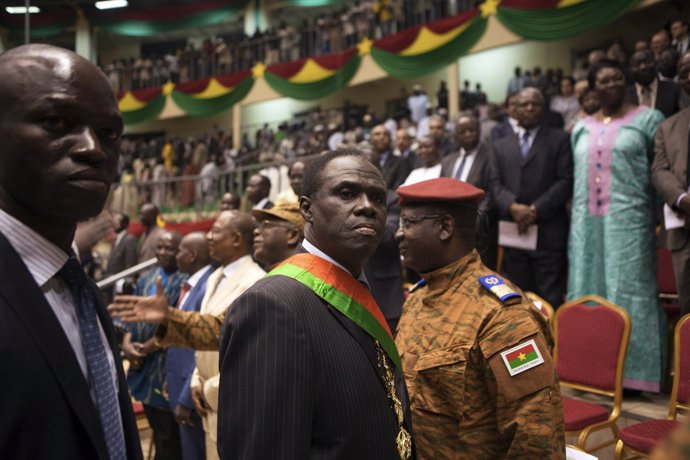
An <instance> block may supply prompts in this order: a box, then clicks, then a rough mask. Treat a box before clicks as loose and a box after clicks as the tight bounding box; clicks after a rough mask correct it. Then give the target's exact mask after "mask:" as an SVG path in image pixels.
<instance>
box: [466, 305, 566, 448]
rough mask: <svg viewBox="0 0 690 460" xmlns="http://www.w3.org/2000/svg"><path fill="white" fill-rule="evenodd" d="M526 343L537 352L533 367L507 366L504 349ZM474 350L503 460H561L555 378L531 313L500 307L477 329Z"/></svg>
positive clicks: (562, 444)
mask: <svg viewBox="0 0 690 460" xmlns="http://www.w3.org/2000/svg"><path fill="white" fill-rule="evenodd" d="M532 341H533V342H532ZM528 344H532V345H533V346H534V348H536V349H537V351H538V353H534V354H533V356H536V357H537V358H535V360H534V361H533V363H532V364H536V363H538V364H536V365H534V366H533V367H529V366H525V367H511V356H512V355H511V353H508V351H509V350H511V349H514V348H516V347H522V346H523V345H528ZM480 348H481V351H482V354H483V356H484V360H485V363H486V365H485V377H486V381H487V386H488V387H489V391H490V392H491V393H492V394H493V396H494V401H495V404H496V424H497V431H498V433H499V436H500V437H501V442H502V443H503V447H504V451H505V452H506V458H520V459H523V458H524V459H528V458H529V459H532V458H539V459H564V458H565V433H564V427H563V409H562V406H561V396H560V390H559V387H558V378H557V376H556V371H555V366H554V363H553V361H552V359H551V354H550V353H549V348H548V346H547V343H546V341H545V339H544V336H543V335H542V333H541V330H540V327H539V326H538V325H537V323H536V322H535V321H534V319H533V318H532V315H531V314H530V313H529V312H526V311H525V309H524V308H521V307H504V308H502V309H501V310H500V311H499V313H497V314H496V316H495V317H494V318H493V319H492V320H491V321H490V322H489V323H488V324H487V326H486V328H484V329H483V330H482V332H481V335H480ZM518 350H520V348H518ZM539 356H540V357H539ZM518 359H519V360H520V359H522V360H524V361H527V362H530V360H531V359H533V358H532V356H531V355H530V354H529V353H528V354H527V356H524V355H523V356H520V357H519V358H518ZM540 361H542V362H540ZM513 365H515V364H514V362H513ZM521 369H523V370H521ZM511 373H512V375H511Z"/></svg>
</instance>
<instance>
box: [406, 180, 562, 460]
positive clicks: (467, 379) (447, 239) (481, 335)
mask: <svg viewBox="0 0 690 460" xmlns="http://www.w3.org/2000/svg"><path fill="white" fill-rule="evenodd" d="M398 195H399V196H400V204H401V214H400V229H399V230H398V232H397V234H396V238H397V240H398V243H399V245H400V254H401V256H402V257H403V261H404V264H405V265H406V266H407V267H409V268H412V269H413V270H415V271H416V272H417V273H419V274H420V275H421V276H422V280H421V281H420V282H419V283H417V285H416V286H415V287H414V288H413V289H412V290H411V293H410V296H409V298H408V299H407V301H406V302H405V305H404V306H403V314H402V317H401V318H400V323H399V325H398V333H397V336H396V339H395V342H396V345H397V347H398V350H399V352H400V356H401V360H402V365H403V370H404V373H405V381H406V384H407V388H408V391H409V395H410V407H411V411H412V424H413V426H414V429H415V441H416V445H417V454H418V458H420V459H425V458H435V459H441V458H443V459H445V458H447V459H451V458H453V459H454V458H467V459H469V458H471V459H475V460H481V459H487V460H495V459H506V458H511V459H514V458H529V459H533V458H534V459H537V458H538V459H564V458H565V437H564V431H563V415H562V413H563V409H562V406H561V398H560V391H559V387H558V378H557V376H556V371H555V367H554V363H553V361H552V359H551V354H550V347H551V344H552V338H551V335H550V333H549V332H548V328H547V327H546V323H545V320H544V317H543V316H542V315H541V313H539V312H538V310H536V308H535V307H534V306H533V305H532V303H531V302H530V301H529V300H528V299H527V298H525V296H524V295H523V294H522V292H520V290H519V289H518V288H517V287H515V286H514V285H513V284H512V283H511V282H510V281H507V280H504V279H502V278H500V277H499V276H497V275H496V274H494V273H493V272H491V271H490V270H489V269H488V268H486V267H485V266H484V265H483V264H482V262H481V260H480V258H479V254H478V253H477V251H476V250H475V249H474V245H475V244H474V239H475V224H476V220H477V208H478V206H479V203H480V202H481V200H482V198H483V197H484V192H483V191H482V190H480V189H478V188H476V187H474V186H473V185H471V184H468V183H466V182H461V181H457V180H454V179H450V178H439V179H432V180H428V181H424V182H419V183H417V184H414V185H410V186H407V187H401V188H399V189H398Z"/></svg>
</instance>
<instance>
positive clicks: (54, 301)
mask: <svg viewBox="0 0 690 460" xmlns="http://www.w3.org/2000/svg"><path fill="white" fill-rule="evenodd" d="M0 233H2V234H3V235H5V238H7V240H8V241H9V242H10V244H11V245H12V247H13V248H14V250H15V251H17V254H19V257H21V259H22V262H24V265H26V268H27V269H28V270H29V273H30V274H31V277H32V278H33V279H34V281H36V284H37V285H38V286H39V287H40V288H41V290H42V291H43V295H44V296H45V299H46V301H47V302H48V305H50V308H51V310H52V312H53V314H54V315H55V317H56V318H57V320H58V322H59V323H60V326H61V327H62V330H63V332H64V333H65V337H66V338H67V341H68V342H69V344H70V345H71V346H72V351H73V352H74V356H75V358H76V359H77V362H78V363H79V367H80V368H81V371H82V374H83V375H84V378H85V379H86V383H87V385H88V386H89V390H90V392H91V399H92V400H93V401H94V403H96V393H95V389H94V388H93V385H91V382H90V381H89V377H88V375H89V373H88V367H87V363H86V355H85V354H84V348H83V346H82V341H81V332H80V329H79V319H78V318H77V309H76V307H75V305H74V298H73V297H72V293H71V292H70V291H69V289H68V288H67V286H66V285H65V283H64V282H63V281H62V280H61V279H60V278H59V277H57V276H56V275H57V273H58V271H60V269H61V268H62V266H63V265H65V263H66V262H67V259H68V258H69V256H68V255H67V254H66V253H65V252H64V251H62V250H61V249H60V248H58V247H57V246H55V245H54V244H53V243H51V242H50V241H48V240H47V239H45V238H44V237H43V236H41V235H40V234H38V233H37V232H36V231H34V230H33V229H31V228H30V227H28V226H27V225H25V224H24V223H22V222H21V221H19V220H17V219H16V218H14V217H12V216H11V215H9V214H7V213H6V212H5V211H3V210H2V209H0ZM48 314H49V313H48V312H46V315H48ZM98 328H99V330H100V333H101V342H103V348H104V349H105V353H106V355H107V356H108V364H109V365H110V370H111V373H112V376H113V382H114V383H115V389H116V391H117V388H118V382H117V371H116V370H115V359H114V358H113V353H112V350H111V349H110V344H109V343H108V339H107V337H106V335H105V332H104V331H103V326H102V325H101V323H100V320H99V322H98Z"/></svg>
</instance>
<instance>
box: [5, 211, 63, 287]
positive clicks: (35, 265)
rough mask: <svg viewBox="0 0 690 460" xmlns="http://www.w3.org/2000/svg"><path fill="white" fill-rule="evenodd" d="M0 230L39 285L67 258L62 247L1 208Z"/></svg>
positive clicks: (59, 267) (53, 274)
mask: <svg viewBox="0 0 690 460" xmlns="http://www.w3.org/2000/svg"><path fill="white" fill-rule="evenodd" d="M0 232H2V234H3V235H5V237H6V238H7V240H8V241H9V242H10V244H11V245H12V247H13V248H14V250H15V251H17V254H19V257H21V258H22V261H23V262H24V265H26V268H27V269H28V270H29V273H31V276H32V277H33V279H34V280H35V281H36V284H38V285H39V286H43V285H44V284H45V283H46V282H48V280H50V279H51V278H52V277H53V276H55V275H56V274H57V272H58V271H59V270H60V269H61V268H62V266H63V265H65V262H67V259H69V256H68V255H67V254H66V253H65V252H64V251H63V250H62V249H60V248H58V247H57V246H56V245H54V244H53V243H51V242H50V241H48V240H47V239H45V238H44V237H43V236H42V235H40V234H39V233H37V232H36V231H34V230H33V229H32V228H31V227H29V226H27V225H26V224H24V223H23V222H21V221H20V220H18V219H16V218H15V217H12V216H11V215H9V214H8V213H6V212H5V211H3V210H2V209H0Z"/></svg>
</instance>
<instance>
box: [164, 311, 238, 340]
mask: <svg viewBox="0 0 690 460" xmlns="http://www.w3.org/2000/svg"><path fill="white" fill-rule="evenodd" d="M224 320H225V312H223V313H222V314H220V315H218V316H215V315H204V314H201V313H199V312H197V311H181V310H177V309H175V308H169V309H168V318H167V321H166V322H165V323H163V324H161V325H160V326H158V330H157V331H156V338H157V339H158V343H159V344H160V345H161V346H163V347H185V348H192V349H194V350H198V351H218V341H219V340H220V332H221V328H222V327H223V321H224Z"/></svg>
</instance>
